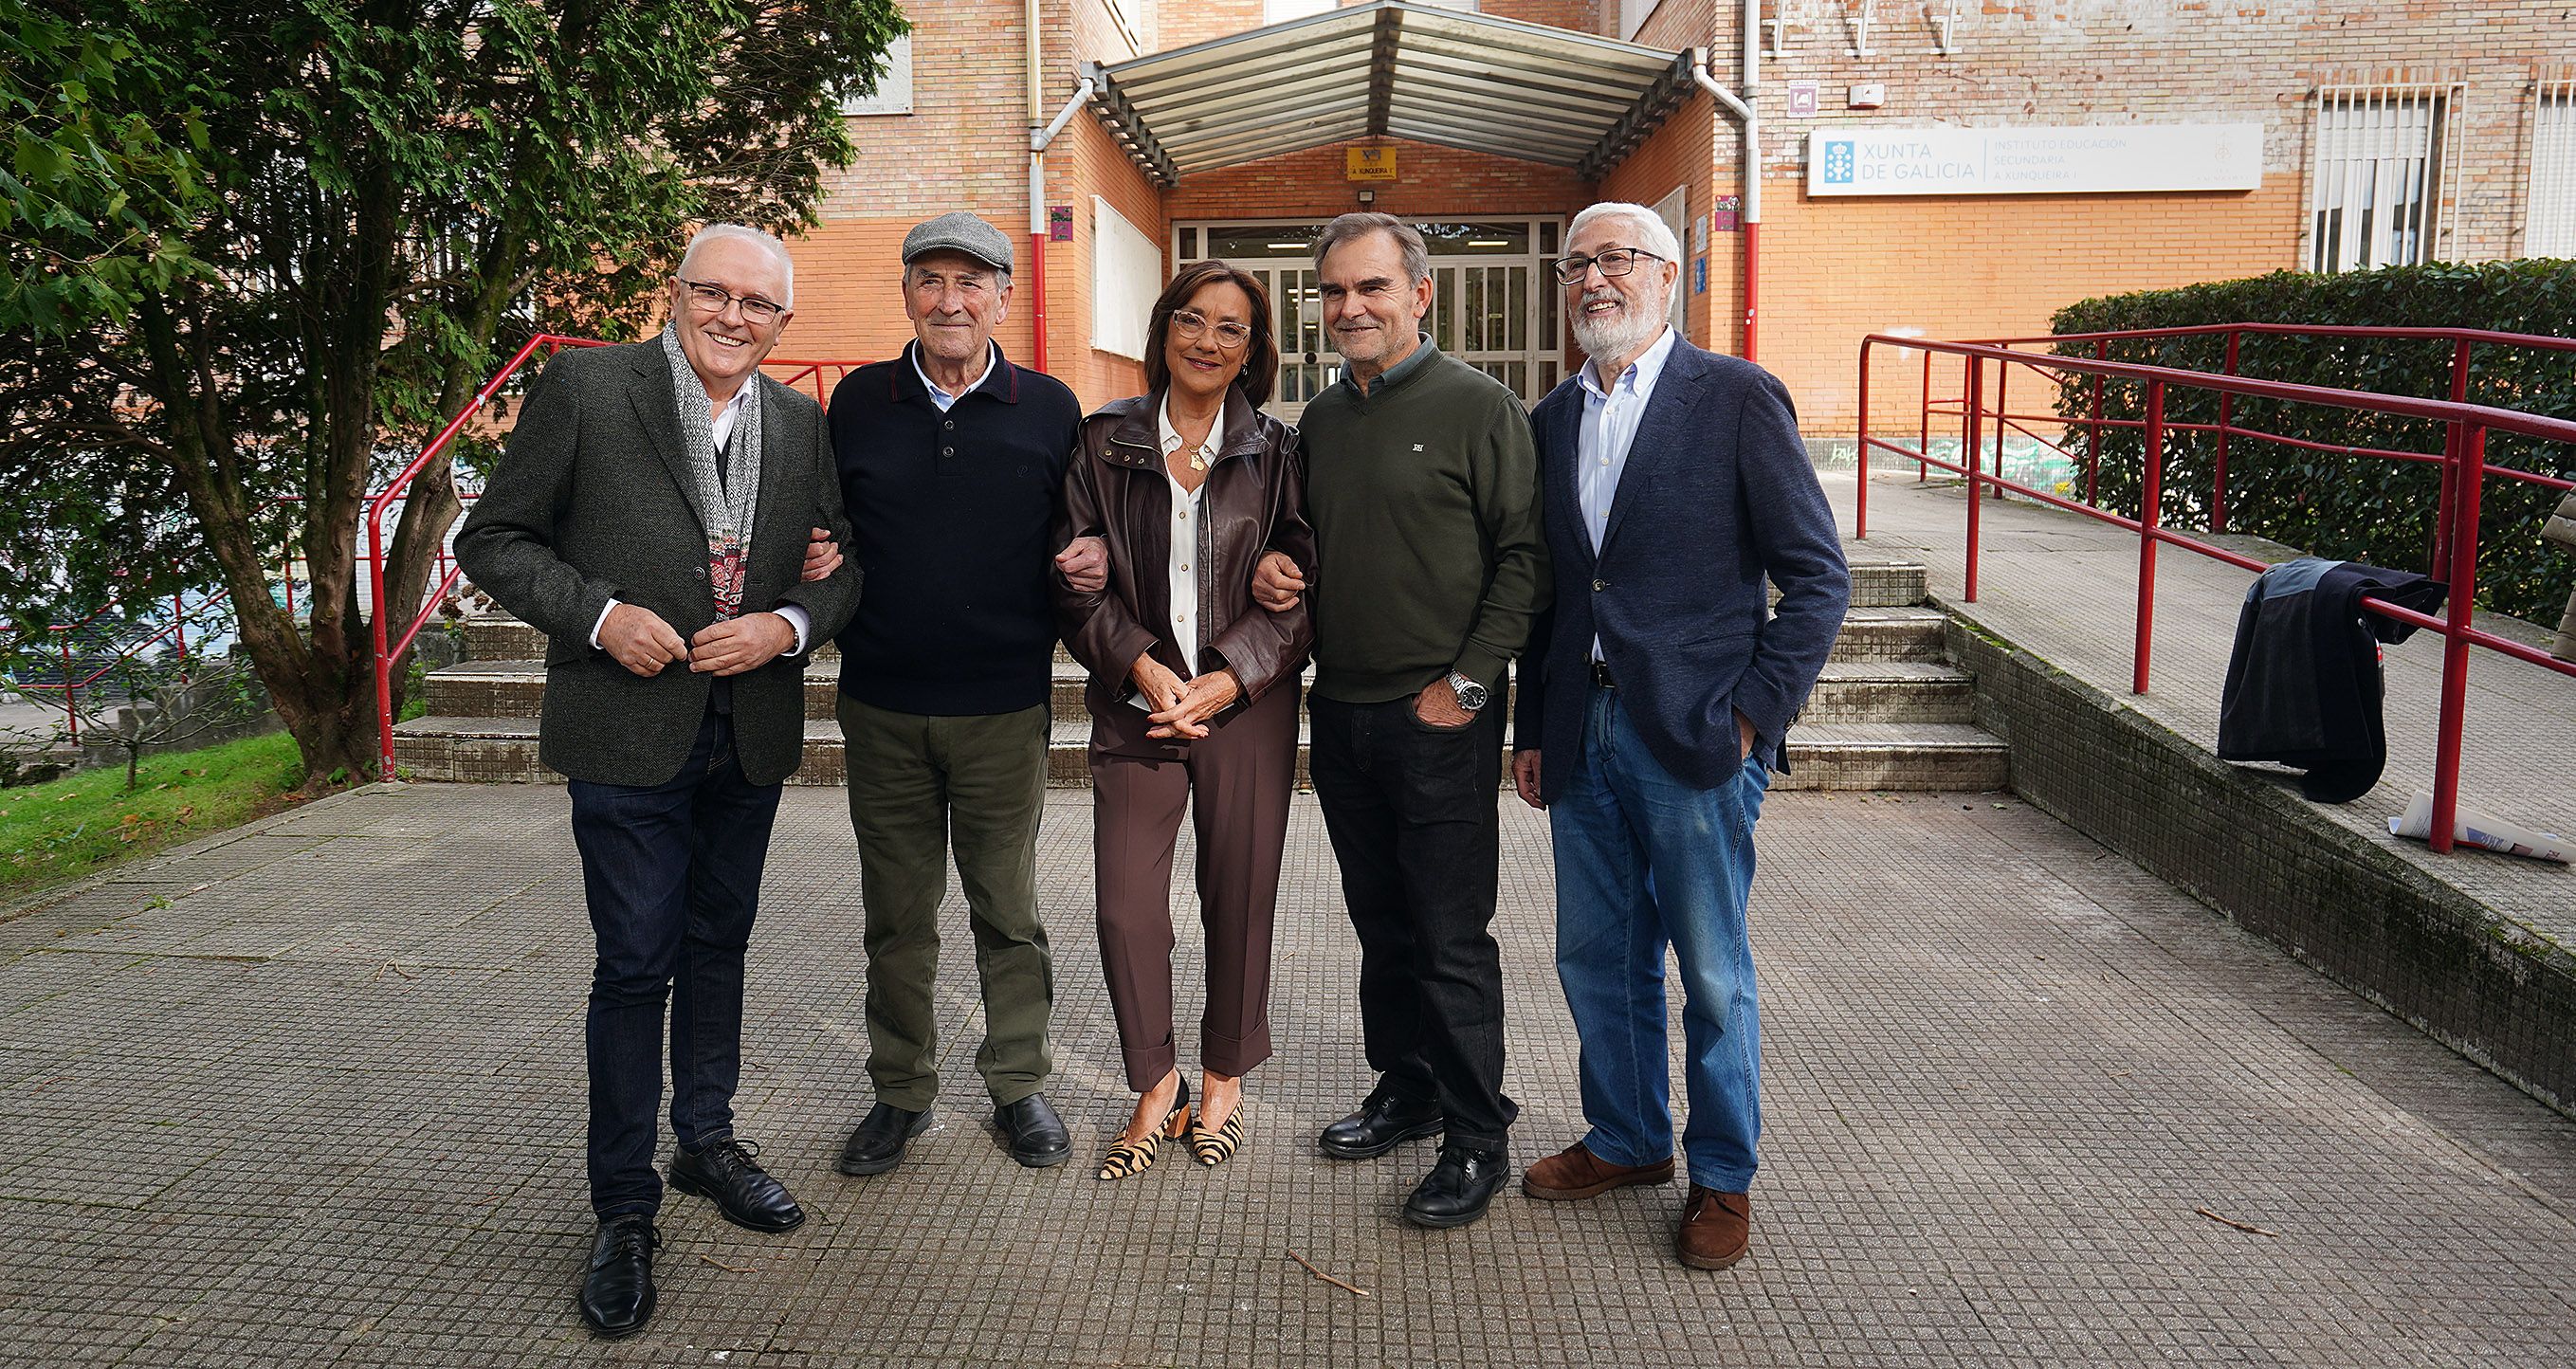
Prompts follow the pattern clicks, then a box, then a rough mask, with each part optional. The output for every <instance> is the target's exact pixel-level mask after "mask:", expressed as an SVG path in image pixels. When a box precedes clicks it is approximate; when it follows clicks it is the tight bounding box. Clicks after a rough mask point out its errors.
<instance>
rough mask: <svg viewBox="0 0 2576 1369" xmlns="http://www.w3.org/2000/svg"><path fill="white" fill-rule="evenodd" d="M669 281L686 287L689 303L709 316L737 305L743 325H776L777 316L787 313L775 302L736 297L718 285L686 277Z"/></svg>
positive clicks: (757, 298)
mask: <svg viewBox="0 0 2576 1369" xmlns="http://www.w3.org/2000/svg"><path fill="white" fill-rule="evenodd" d="M671 279H673V280H676V281H678V282H679V283H680V284H682V285H685V286H687V287H688V289H689V303H691V304H694V305H696V306H697V307H698V308H700V309H702V310H705V311H706V312H707V313H710V314H721V313H723V312H724V311H725V306H726V305H728V304H739V305H741V306H742V317H743V321H744V322H745V323H776V322H777V321H778V316H779V315H780V314H783V313H786V312H787V306H786V305H784V304H780V303H779V302H778V301H776V300H770V299H762V298H761V297H760V296H758V295H737V294H735V293H733V292H732V291H730V290H727V289H725V288H724V287H722V286H720V285H709V284H707V283H706V282H705V281H702V280H691V279H689V278H688V277H686V276H673V277H672V278H671Z"/></svg>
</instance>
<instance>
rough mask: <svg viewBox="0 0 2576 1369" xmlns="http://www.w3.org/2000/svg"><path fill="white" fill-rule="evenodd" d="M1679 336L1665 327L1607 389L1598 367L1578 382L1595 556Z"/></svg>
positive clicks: (1577, 452) (1581, 476) (1581, 452)
mask: <svg viewBox="0 0 2576 1369" xmlns="http://www.w3.org/2000/svg"><path fill="white" fill-rule="evenodd" d="M1674 336H1675V335H1674V333H1673V330H1672V325H1670V324H1666V325H1665V326H1664V331H1663V332H1662V333H1661V334H1659V335H1658V336H1657V337H1656V338H1655V341H1654V344H1653V345H1652V346H1649V347H1648V348H1646V350H1645V351H1644V352H1642V353H1640V354H1639V355H1638V357H1637V359H1636V360H1635V361H1632V362H1629V363H1628V368H1627V369H1626V370H1624V371H1621V372H1620V373H1619V378H1618V379H1616V380H1614V381H1611V382H1610V383H1609V384H1608V385H1606V386H1605V385H1603V384H1602V382H1601V377H1600V374H1599V371H1598V369H1597V367H1596V366H1595V364H1594V363H1593V362H1589V361H1587V362H1585V363H1583V369H1581V370H1579V371H1577V372H1575V379H1576V381H1577V382H1578V383H1580V384H1581V385H1582V386H1583V427H1582V429H1581V434H1582V435H1581V436H1580V437H1579V438H1578V439H1577V441H1576V443H1575V449H1574V485H1575V501H1576V503H1577V504H1578V505H1580V506H1581V508H1582V510H1583V531H1584V533H1585V534H1586V535H1587V536H1589V537H1590V538H1591V539H1592V550H1593V551H1594V552H1596V553H1597V552H1599V551H1600V550H1601V538H1602V535H1603V534H1604V533H1607V532H1608V531H1609V530H1610V508H1611V505H1612V504H1613V503H1615V502H1616V501H1617V499H1618V497H1619V477H1621V476H1622V475H1625V474H1627V471H1628V448H1629V447H1630V446H1631V445H1633V444H1634V443H1635V442H1636V440H1637V425H1638V424H1640V423H1641V422H1643V421H1644V420H1645V417H1646V402H1647V401H1648V400H1650V399H1652V398H1654V394H1655V382H1656V381H1658V380H1661V379H1662V378H1663V375H1664V363H1666V362H1668V361H1670V360H1672V356H1673V339H1674ZM1601 658H1602V657H1601V639H1600V638H1599V637H1598V636H1595V637H1594V638H1593V639H1592V659H1594V660H1596V661H1597V660H1600V659H1601Z"/></svg>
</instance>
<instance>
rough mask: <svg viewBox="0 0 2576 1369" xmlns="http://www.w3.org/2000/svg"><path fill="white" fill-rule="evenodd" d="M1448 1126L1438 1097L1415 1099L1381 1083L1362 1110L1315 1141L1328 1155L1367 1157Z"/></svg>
mask: <svg viewBox="0 0 2576 1369" xmlns="http://www.w3.org/2000/svg"><path fill="white" fill-rule="evenodd" d="M1446 1125H1448V1120H1447V1119H1446V1118H1445V1117H1443V1116H1442V1115H1441V1112H1440V1104H1439V1103H1438V1102H1437V1101H1436V1100H1432V1099H1424V1100H1422V1101H1419V1102H1416V1101H1413V1100H1411V1099H1407V1098H1403V1097H1399V1096H1398V1095H1397V1094H1396V1093H1395V1091H1394V1090H1392V1089H1390V1088H1388V1087H1387V1086H1385V1085H1384V1084H1380V1085H1378V1086H1377V1088H1376V1089H1374V1090H1372V1091H1371V1092H1370V1094H1369V1096H1368V1099H1367V1101H1365V1102H1363V1103H1361V1104H1360V1110H1359V1111H1357V1112H1354V1113H1352V1114H1351V1115H1350V1116H1348V1117H1345V1118H1343V1119H1342V1120H1340V1121H1338V1122H1335V1123H1333V1124H1332V1125H1331V1126H1328V1127H1326V1128H1324V1134H1323V1137H1322V1138H1321V1139H1320V1140H1319V1141H1317V1143H1316V1144H1318V1145H1320V1146H1322V1147H1323V1149H1324V1153H1325V1154H1326V1155H1331V1156H1336V1157H1338V1158H1340V1159H1344V1160H1366V1159H1369V1158H1371V1157H1373V1156H1379V1155H1384V1154H1386V1153H1387V1152H1388V1151H1390V1150H1393V1149H1395V1148H1396V1147H1397V1146H1400V1145H1402V1144H1404V1143H1405V1142H1407V1141H1410V1140H1414V1139H1416V1138H1418V1137H1423V1136H1437V1135H1439V1134H1440V1129H1441V1128H1442V1127H1444V1126H1446Z"/></svg>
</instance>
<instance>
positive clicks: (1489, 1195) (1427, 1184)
mask: <svg viewBox="0 0 2576 1369" xmlns="http://www.w3.org/2000/svg"><path fill="white" fill-rule="evenodd" d="M1511 1172H1512V1166H1511V1159H1510V1157H1509V1156H1508V1155H1505V1154H1503V1153H1502V1152H1499V1151H1486V1150H1470V1149H1469V1148H1467V1147H1465V1146H1442V1147H1441V1148H1440V1163H1438V1164H1436V1165H1433V1166H1432V1167H1431V1172H1430V1173H1429V1174H1427V1175H1424V1176H1423V1179H1422V1182H1421V1183H1418V1184H1415V1185H1414V1186H1413V1196H1411V1197H1409V1198H1406V1199H1405V1200H1404V1219H1405V1220H1406V1221H1408V1222H1411V1223H1413V1224H1414V1225H1415V1226H1440V1227H1446V1226H1465V1225H1466V1224H1467V1223H1469V1222H1472V1221H1474V1220H1476V1219H1477V1218H1478V1217H1482V1216H1484V1215H1485V1209H1486V1208H1488V1207H1491V1206H1493V1202H1494V1193H1495V1191H1496V1190H1498V1189H1500V1188H1501V1187H1502V1186H1503V1180H1505V1179H1507V1178H1510V1177H1511Z"/></svg>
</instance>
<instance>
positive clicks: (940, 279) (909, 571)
mask: <svg viewBox="0 0 2576 1369" xmlns="http://www.w3.org/2000/svg"><path fill="white" fill-rule="evenodd" d="M1010 304H1011V241H1010V239H1009V238H1006V237H1004V236H1003V235H1002V233H1001V231H1000V230H998V229H996V228H994V227H993V226H992V225H991V224H988V223H986V222H984V221H983V220H982V219H979V218H977V217H975V216H974V215H972V214H966V213H951V214H942V215H940V216H939V217H937V218H935V219H932V220H930V221H929V222H927V223H923V224H921V225H919V226H918V227H916V228H914V229H913V230H912V232H911V233H909V234H907V235H906V236H905V238H904V240H903V310H904V313H905V315H906V316H907V317H909V318H910V319H911V320H912V328H913V337H914V341H913V343H912V345H911V346H909V347H906V348H905V349H904V351H903V355H902V356H899V357H897V358H895V359H894V360H892V361H885V362H879V363H877V364H876V365H873V366H865V367H861V368H860V369H858V370H856V371H853V372H851V373H850V374H849V376H848V377H846V378H845V379H843V380H842V381H841V383H840V385H839V386H838V387H837V388H835V389H834V390H833V392H832V406H831V425H832V447H833V451H834V453H835V455H836V456H837V458H838V460H839V462H840V468H841V491H842V495H843V498H844V500H845V502H846V503H847V505H848V507H849V510H850V514H851V518H850V522H851V536H850V555H851V558H852V559H854V560H856V561H857V562H858V564H859V567H860V568H861V570H862V571H863V573H864V574H866V576H867V577H868V595H867V598H866V600H865V601H864V603H863V605H862V607H861V608H860V610H859V612H858V614H857V615H856V616H855V617H853V618H851V620H850V624H849V627H848V628H847V629H846V630H844V631H843V632H842V633H841V635H840V645H841V696H840V702H839V714H840V720H841V734H842V736H843V737H844V738H845V739H846V744H847V747H848V756H849V773H850V826H851V828H852V829H853V830H854V831H855V832H856V833H857V835H858V843H859V892H860V899H861V901H862V902H863V903H864V904H865V905H866V908H867V934H866V935H867V954H868V993H867V1019H868V1052H869V1053H868V1074H869V1077H870V1079H871V1080H872V1081H873V1082H874V1084H875V1086H876V1103H875V1106H873V1107H872V1108H870V1109H869V1110H868V1113H867V1116H866V1117H865V1118H864V1119H863V1120H862V1121H860V1123H859V1124H858V1127H857V1129H856V1130H854V1131H853V1132H852V1133H851V1134H850V1138H849V1142H848V1144H847V1145H846V1146H845V1147H844V1148H843V1149H842V1152H841V1160H840V1169H841V1172H842V1173H845V1174H880V1173H883V1172H885V1171H887V1170H890V1169H893V1168H894V1167H895V1166H896V1165H898V1164H900V1163H902V1160H903V1154H904V1148H905V1143H906V1142H907V1141H909V1140H910V1139H911V1138H912V1137H913V1136H915V1135H917V1134H919V1133H920V1132H921V1130H922V1129H923V1128H924V1127H926V1126H927V1125H928V1124H929V1122H930V1106H931V1100H932V1099H933V1098H934V1097H935V1096H936V1095H937V1094H938V1092H939V1070H938V1064H937V1061H938V1041H937V1032H936V1024H935V1012H934V1007H935V1003H934V996H933V993H932V986H933V983H934V981H935V980H936V979H937V976H938V971H939V905H940V902H941V900H942V898H943V896H944V895H945V894H946V892H947V886H948V859H949V857H950V855H951V853H952V852H953V854H954V855H955V858H956V862H957V877H958V880H959V882H960V883H961V884H962V885H963V886H964V888H965V894H966V906H967V913H968V920H969V922H970V923H971V924H972V926H973V928H974V933H975V969H976V972H977V974H978V975H979V977H980V978H981V979H982V981H983V998H984V1022H985V1029H984V1043H983V1047H982V1049H980V1050H978V1051H977V1052H976V1054H975V1069H976V1071H977V1073H979V1074H981V1075H982V1076H983V1082H984V1091H985V1092H986V1094H988V1095H989V1096H990V1097H991V1098H992V1101H993V1109H994V1111H993V1121H994V1125H995V1126H996V1127H997V1128H998V1129H999V1131H1000V1132H1001V1134H1002V1136H1003V1138H1004V1139H1005V1140H1006V1141H1007V1142H1008V1144H1009V1147H1010V1153H1011V1157H1012V1158H1013V1159H1015V1160H1017V1161H1019V1162H1020V1163H1021V1164H1024V1165H1029V1166H1032V1167H1037V1166H1045V1165H1054V1164H1061V1163H1062V1162H1063V1161H1064V1159H1065V1157H1066V1156H1067V1155H1068V1154H1069V1153H1070V1139H1069V1138H1068V1137H1067V1135H1066V1133H1065V1128H1064V1123H1063V1122H1062V1121H1061V1120H1059V1119H1058V1118H1057V1116H1056V1114H1055V1110H1054V1109H1053V1108H1051V1107H1049V1106H1048V1105H1047V1101H1046V1097H1045V1095H1044V1094H1043V1093H1042V1092H1041V1090H1043V1089H1044V1088H1045V1087H1046V1083H1047V1076H1048V1074H1049V1073H1050V1072H1051V1071H1052V1069H1053V1060H1052V1057H1051V1053H1050V1050H1049V1047H1048V1041H1047V1017H1048V1013H1049V1010H1050V1009H1051V1008H1052V1006H1053V1003H1054V998H1055V985H1054V976H1053V971H1052V969H1051V968H1050V965H1049V962H1048V955H1047V936H1046V929H1045V928H1044V927H1043V926H1041V925H1040V924H1039V922H1038V908H1037V891H1036V866H1037V832H1038V815H1039V812H1040V810H1041V807H1042V806H1043V804H1044V802H1045V798H1046V757H1047V723H1048V710H1047V690H1048V686H1049V679H1050V676H1051V674H1052V672H1053V663H1054V658H1055V620H1054V618H1053V616H1052V611H1051V608H1050V601H1049V599H1048V590H1047V577H1048V573H1049V571H1050V570H1051V569H1052V565H1051V561H1052V558H1053V556H1054V553H1055V552H1056V551H1057V550H1058V549H1057V548H1056V547H1053V546H1050V545H1048V536H1049V523H1050V520H1051V518H1052V516H1053V513H1054V509H1055V501H1056V492H1057V490H1058V488H1059V487H1061V486H1062V484H1063V483H1064V468H1065V462H1066V460H1067V458H1068V457H1069V456H1070V454H1071V453H1072V451H1073V445H1074V437H1075V432H1076V430H1077V428H1078V427H1079V426H1080V424H1081V422H1082V408H1081V405H1080V404H1078V403H1077V402H1076V401H1075V399H1074V397H1073V392H1072V391H1071V390H1068V389H1066V388H1065V387H1064V386H1063V384H1061V383H1060V382H1058V381H1056V380H1054V379H1053V378H1051V377H1048V376H1045V375H1042V374H1040V373H1038V372H1036V371H1032V370H1029V369H1027V368H1025V367H1021V366H1016V365H1013V364H1012V363H1011V360H1010V358H1008V357H1005V356H1003V355H1002V349H1001V348H1000V347H999V346H997V345H996V344H995V343H994V341H993V329H994V327H995V326H996V325H998V324H1000V323H1001V321H1002V320H1003V319H1004V318H1005V317H1007V316H1008V314H1009V312H1010Z"/></svg>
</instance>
